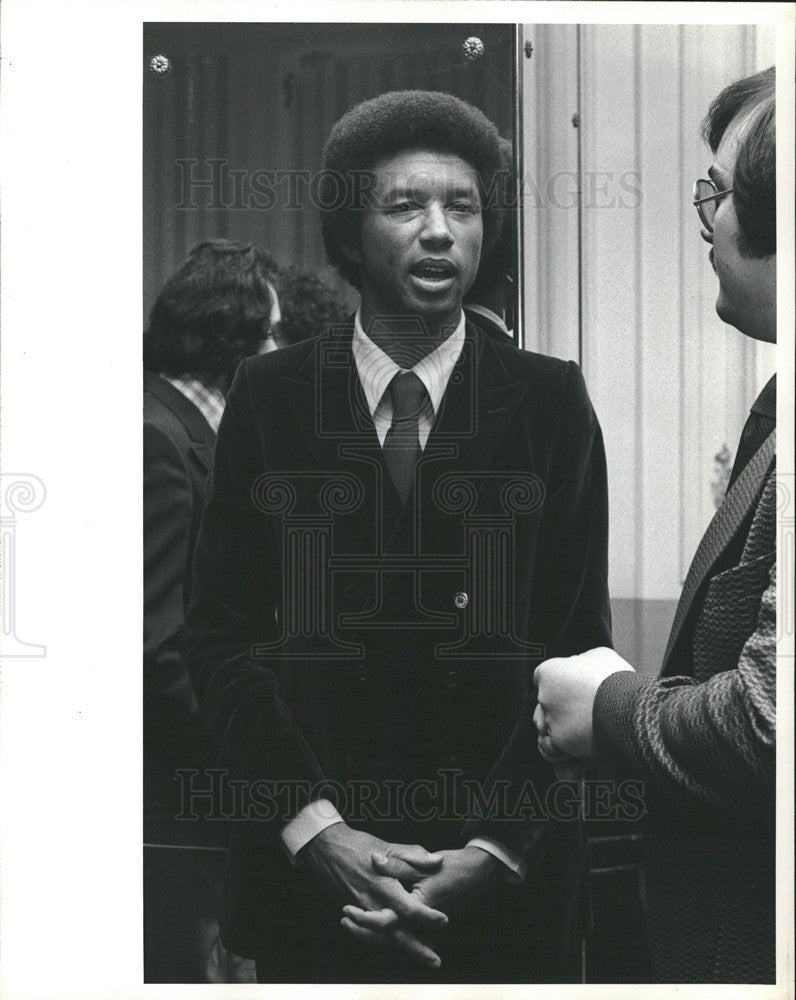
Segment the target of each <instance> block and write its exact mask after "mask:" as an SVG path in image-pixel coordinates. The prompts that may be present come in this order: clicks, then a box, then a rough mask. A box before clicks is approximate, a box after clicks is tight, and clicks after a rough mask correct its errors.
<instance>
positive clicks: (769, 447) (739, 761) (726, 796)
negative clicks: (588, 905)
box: [594, 433, 777, 983]
mask: <svg viewBox="0 0 796 1000" xmlns="http://www.w3.org/2000/svg"><path fill="white" fill-rule="evenodd" d="M774 439H775V434H774V433H772V434H771V435H770V436H769V437H768V438H767V439H766V441H765V442H764V443H763V445H762V446H761V447H760V449H759V450H758V451H757V453H756V454H755V455H754V457H753V458H752V459H751V460H750V461H749V463H748V464H747V466H746V468H745V469H744V471H743V472H742V473H741V475H740V476H739V477H738V479H737V481H736V482H735V483H734V484H733V486H732V487H731V488H730V490H729V492H728V493H727V496H726V497H725V499H724V502H723V503H722V505H721V507H720V508H719V510H718V511H717V512H716V515H715V517H714V519H713V521H712V522H711V524H710V525H709V527H708V529H707V531H706V533H705V536H704V537H703V539H702V542H701V543H700V545H699V548H698V550H697V553H696V555H695V557H694V561H693V563H692V565H691V569H690V570H689V574H688V577H687V579H686V582H685V586H684V588H683V593H682V596H681V599H680V603H679V605H678V608H677V612H676V615H675V620H674V624H673V627H672V633H671V636H670V639H669V645H668V648H667V651H666V656H665V658H664V664H663V668H662V671H661V675H660V677H659V679H658V680H657V681H653V680H649V679H644V678H641V677H639V676H638V675H636V674H633V673H628V672H621V673H617V674H614V675H612V676H611V677H609V678H607V679H606V680H605V681H604V682H603V684H602V685H601V686H600V688H599V690H598V693H597V698H596V700H595V705H594V739H595V746H596V748H597V754H598V757H599V759H600V760H601V762H602V763H603V764H604V765H607V766H609V767H611V768H612V769H613V768H616V769H618V771H619V773H621V774H623V775H628V774H632V775H634V776H635V777H638V778H641V779H642V780H643V782H644V794H645V801H646V806H647V826H646V838H645V839H646V861H647V865H646V878H647V900H648V921H649V935H650V950H651V960H652V968H653V977H654V978H655V979H656V980H657V981H661V982H733V983H735V982H737V983H750V982H754V983H771V982H773V981H774V912H775V907H774V846H775V842H774V803H775V708H776V705H775V696H776V508H777V484H776V476H775V460H776V456H775V440H774Z"/></svg>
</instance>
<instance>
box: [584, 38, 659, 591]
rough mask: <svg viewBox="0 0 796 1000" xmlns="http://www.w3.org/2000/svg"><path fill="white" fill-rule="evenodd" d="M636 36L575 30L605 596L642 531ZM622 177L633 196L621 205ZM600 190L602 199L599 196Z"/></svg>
mask: <svg viewBox="0 0 796 1000" xmlns="http://www.w3.org/2000/svg"><path fill="white" fill-rule="evenodd" d="M639 30H640V29H638V28H636V27H634V26H628V25H621V26H617V27H609V28H606V27H602V26H593V25H591V26H584V27H583V28H582V29H581V95H582V101H581V108H582V113H581V128H582V148H583V185H584V199H583V209H582V215H583V224H582V233H583V251H582V267H583V274H582V290H583V302H582V313H583V371H584V375H585V377H586V383H587V385H588V387H589V392H590V394H591V397H592V401H593V403H594V406H595V408H596V410H597V413H598V416H599V418H600V421H601V423H602V425H603V430H604V434H605V444H606V453H607V458H608V478H609V483H610V501H611V508H610V516H611V550H610V573H611V578H610V579H611V588H612V593H613V594H614V595H620V596H625V595H633V596H635V595H638V594H640V592H641V588H642V578H641V566H642V563H641V560H640V559H639V558H638V556H639V554H640V553H639V547H640V544H641V533H642V528H643V516H642V508H641V505H640V487H641V473H642V461H643V424H642V423H641V421H640V416H641V414H640V404H641V395H640V394H641V389H642V385H641V379H642V377H643V374H644V371H643V364H644V350H645V347H646V346H647V345H646V344H645V343H644V341H643V339H642V337H641V336H640V326H641V323H642V316H641V313H640V310H641V304H642V302H643V295H644V291H645V290H644V289H643V287H642V284H641V282H642V278H643V261H642V260H641V254H640V237H641V232H640V229H639V218H638V217H639V214H640V211H639V210H640V207H641V205H642V204H643V203H644V198H645V197H646V192H647V187H648V184H649V182H648V178H647V177H646V176H643V175H642V174H641V168H642V164H641V160H640V153H641V150H640V148H639V142H638V131H637V130H638V128H639V123H640V120H641V119H640V115H641V109H640V106H639V102H640V99H641V95H640V93H639V59H640V50H639ZM623 178H624V180H625V185H626V186H629V181H630V180H631V179H632V180H633V181H634V182H635V183H636V184H637V186H638V187H640V189H641V193H640V195H639V194H636V195H635V196H626V197H625V196H624V192H623V190H622V188H621V187H620V184H621V180H622V179H623ZM606 188H607V192H606Z"/></svg>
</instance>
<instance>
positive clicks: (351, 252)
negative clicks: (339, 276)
mask: <svg viewBox="0 0 796 1000" xmlns="http://www.w3.org/2000/svg"><path fill="white" fill-rule="evenodd" d="M340 251H341V253H342V254H343V256H344V257H345V259H346V260H348V261H350V262H351V263H352V264H361V263H362V251H361V250H360V249H359V247H352V246H348V245H346V244H341V246H340Z"/></svg>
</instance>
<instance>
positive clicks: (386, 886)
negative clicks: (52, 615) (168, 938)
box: [188, 91, 610, 982]
mask: <svg viewBox="0 0 796 1000" xmlns="http://www.w3.org/2000/svg"><path fill="white" fill-rule="evenodd" d="M498 143H499V137H498V135H497V132H496V130H495V128H494V126H493V125H492V123H491V122H489V121H488V120H487V119H486V118H485V117H484V116H483V115H482V114H481V112H479V111H477V110H476V109H475V108H473V107H471V106H470V105H468V104H465V103H464V102H462V101H460V100H458V99H457V98H454V97H452V96H450V95H447V94H438V93H428V92H423V91H412V92H400V93H392V94H384V95H381V96H380V97H378V98H376V99H374V100H372V101H368V102H365V103H364V104H362V105H359V106H357V107H356V108H354V109H352V110H351V111H350V112H348V114H346V115H345V116H344V117H343V118H342V119H341V120H340V122H338V124H337V125H336V126H335V128H334V130H333V132H332V134H331V136H330V139H329V141H328V143H327V146H326V150H325V161H324V166H325V170H324V173H323V175H322V180H323V184H324V185H325V186H324V187H322V188H321V190H320V198H319V201H320V203H321V204H322V205H324V206H326V210H325V212H324V215H323V233H324V240H325V244H326V248H327V251H328V253H329V256H330V258H331V260H332V263H334V264H335V265H336V266H337V267H338V269H339V270H340V271H341V273H342V274H343V275H344V276H345V277H346V278H348V279H349V280H351V281H352V282H353V283H354V284H355V285H356V286H357V287H358V288H359V289H360V292H361V306H360V308H359V310H358V311H357V313H356V315H355V316H354V317H353V319H352V320H351V321H350V322H348V323H346V324H343V325H342V326H340V327H338V328H337V329H333V330H331V331H327V332H326V333H325V334H323V335H321V336H320V337H318V338H316V339H314V340H312V341H307V342H304V343H302V344H297V345H294V346H292V347H287V348H285V349H283V350H281V351H278V352H275V353H273V354H270V355H267V356H264V357H260V358H252V359H249V360H247V361H245V362H244V363H243V364H242V365H241V366H240V368H239V369H238V372H237V375H236V378H235V382H234V384H233V386H232V389H231V392H230V395H229V399H228V402H227V407H226V410H225V413H224V418H223V420H222V423H221V427H220V429H219V436H218V442H217V445H216V451H215V457H214V462H213V470H212V473H211V477H210V485H209V491H208V499H207V506H206V510H205V515H204V519H203V524H202V529H201V533H200V538H199V542H198V545H197V550H196V565H195V581H194V590H193V597H192V603H191V608H190V612H189V616H188V624H189V628H190V645H191V664H192V669H193V673H194V678H195V683H196V686H197V690H198V693H199V698H200V702H201V703H202V704H203V706H204V707H205V709H206V710H207V712H208V715H209V717H210V719H211V721H212V723H213V726H214V729H215V732H216V733H217V737H218V740H219V743H220V745H221V762H222V763H223V765H224V767H225V768H226V769H227V777H228V781H229V785H230V786H231V787H233V788H234V789H235V791H236V794H237V800H236V805H235V808H234V809H233V813H234V815H233V834H232V841H231V847H230V854H229V866H228V872H227V883H226V891H225V899H224V910H223V914H222V934H223V935H224V940H225V942H226V943H227V945H228V946H229V947H231V948H233V949H234V950H236V951H238V952H239V953H241V954H246V955H251V956H253V957H255V958H256V960H257V967H258V979H259V980H260V981H271V982H279V981H293V982H306V981H318V982H325V981H329V982H331V981H339V982H354V981H369V982H417V981H429V982H440V981H457V982H468V981H477V982H490V981H491V982H523V981H530V980H533V981H542V982H544V981H550V980H551V979H552V980H553V981H556V980H564V979H571V978H573V976H575V975H577V965H576V964H573V957H574V956H573V953H574V951H575V949H574V948H573V943H576V942H577V939H578V932H579V931H580V930H581V929H582V928H581V926H580V924H579V918H580V916H581V914H580V911H579V909H578V900H579V896H578V892H577V889H578V881H579V874H580V865H581V860H582V859H581V856H580V853H579V846H580V845H579V828H578V824H577V823H573V822H569V823H560V824H559V823H557V822H555V818H554V817H555V815H557V814H558V813H560V812H562V811H567V812H568V818H569V819H570V820H571V819H573V818H574V817H575V816H576V814H577V808H576V805H575V803H574V801H573V798H574V797H575V796H576V794H577V789H576V788H572V787H569V788H565V789H564V792H565V796H564V798H567V796H568V804H567V805H566V806H565V805H564V803H563V800H562V803H561V804H560V807H559V806H557V805H556V804H555V803H554V802H552V801H547V802H546V801H545V797H546V795H548V793H549V792H550V789H551V787H552V785H553V779H554V775H553V772H552V768H550V767H549V766H548V765H547V764H545V763H544V762H542V761H539V765H538V767H537V768H536V769H535V771H534V772H533V773H532V774H531V775H530V778H529V774H528V768H527V759H528V755H529V753H530V749H531V748H530V747H529V746H527V747H524V748H522V750H523V752H519V753H514V754H503V750H504V748H505V746H506V744H507V741H508V738H509V735H510V734H511V731H512V729H513V726H514V724H515V722H516V716H517V714H518V712H519V707H520V705H521V704H522V701H523V698H524V697H525V695H526V692H527V689H528V687H529V681H530V670H531V669H532V667H533V665H535V664H536V663H537V662H538V661H539V659H540V658H541V657H543V656H544V655H545V654H547V655H549V654H550V653H551V652H552V651H557V652H559V653H562V654H565V653H574V652H578V651H581V650H583V649H585V648H587V647H588V646H590V645H594V642H595V640H597V641H598V642H600V643H601V644H606V643H608V642H609V641H610V631H609V612H608V595H607V589H606V544H607V498H606V484H605V464H604V453H603V446H602V439H601V434H600V429H599V426H598V423H597V420H596V418H595V415H594V412H593V410H592V408H591V405H590V403H589V400H588V396H587V394H586V390H585V386H584V383H583V378H582V376H581V374H580V371H579V369H578V367H577V366H576V365H575V364H574V363H565V362H562V361H558V360H555V359H552V358H546V357H542V356H539V355H534V354H530V353H526V352H522V351H519V350H517V349H516V348H515V347H514V345H513V344H512V343H511V342H510V341H509V340H508V338H506V339H504V340H502V341H498V340H493V339H491V338H490V337H488V336H486V335H484V333H483V332H482V331H481V330H480V329H479V328H478V326H477V325H476V324H475V323H471V322H469V321H466V320H465V318H464V316H463V313H462V299H463V296H464V295H465V293H466V291H467V289H468V287H469V285H470V284H471V282H472V281H473V279H474V277H475V275H476V272H477V271H478V267H479V261H480V259H481V255H482V248H483V252H484V253H487V254H488V253H490V252H492V250H493V248H494V247H495V246H496V245H497V243H498V240H499V235H500V232H499V230H500V227H499V219H500V212H499V211H498V206H496V205H494V204H490V198H489V194H490V192H492V193H493V194H494V178H495V175H496V173H497V172H498V171H499V169H500V155H499V145H498ZM550 798H552V796H550ZM573 809H574V811H573ZM465 819H471V820H472V822H471V823H470V824H469V826H468V827H467V828H466V830H465V829H464V824H463V821H464V820H465ZM341 906H345V910H344V912H342V913H341ZM341 917H342V920H341ZM529 926H532V927H534V928H536V933H537V941H536V943H535V944H533V942H531V941H530V939H529V933H528V928H529ZM440 960H441V961H442V965H443V969H442V970H441V971H439V969H438V967H439V965H440ZM424 966H425V968H424Z"/></svg>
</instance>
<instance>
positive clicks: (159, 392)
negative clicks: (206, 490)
mask: <svg viewBox="0 0 796 1000" xmlns="http://www.w3.org/2000/svg"><path fill="white" fill-rule="evenodd" d="M144 390H145V391H146V392H150V393H152V395H153V396H155V397H156V398H157V399H159V400H160V402H161V403H162V404H163V405H164V406H167V407H168V408H169V409H170V410H171V412H172V413H173V414H174V416H175V417H176V418H177V419H178V420H179V421H180V423H181V424H182V425H183V427H184V428H185V431H186V433H187V434H188V436H189V437H190V439H191V447H190V448H189V453H190V454H191V455H193V456H194V457H195V458H196V460H197V462H198V463H199V465H200V466H201V467H202V468H203V469H204V471H205V472H207V471H208V470H209V468H210V464H211V462H212V459H213V447H214V445H215V440H216V434H215V431H214V430H213V428H212V427H211V426H210V424H209V423H208V422H207V420H206V418H205V416H204V414H203V413H202V411H201V410H200V409H199V407H198V406H196V404H195V403H192V402H191V401H190V399H188V398H187V397H186V396H184V395H183V394H182V393H181V392H180V390H179V389H177V388H176V387H175V386H173V385H172V384H171V382H168V381H166V379H164V378H161V376H160V375H155V374H154V372H144Z"/></svg>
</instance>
